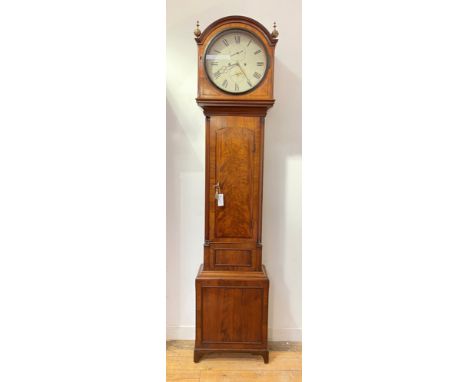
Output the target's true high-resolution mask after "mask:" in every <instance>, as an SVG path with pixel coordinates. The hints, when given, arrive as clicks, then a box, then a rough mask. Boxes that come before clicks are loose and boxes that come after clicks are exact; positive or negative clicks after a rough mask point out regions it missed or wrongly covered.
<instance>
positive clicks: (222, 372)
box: [166, 341, 302, 382]
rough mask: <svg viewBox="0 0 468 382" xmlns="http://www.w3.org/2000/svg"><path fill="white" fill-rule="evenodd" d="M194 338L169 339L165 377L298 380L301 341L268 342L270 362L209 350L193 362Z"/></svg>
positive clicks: (197, 381) (196, 381) (200, 381)
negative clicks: (196, 361)
mask: <svg viewBox="0 0 468 382" xmlns="http://www.w3.org/2000/svg"><path fill="white" fill-rule="evenodd" d="M193 346H194V342H193V341H168V342H167V346H166V380H167V381H180V382H218V381H223V382H244V381H245V382H250V381H258V382H293V381H294V382H296V381H301V380H302V378H301V370H302V346H301V344H300V343H297V342H296V343H291V342H270V343H269V348H270V363H268V364H264V363H263V358H262V357H261V356H252V355H248V354H234V353H233V354H224V355H221V354H219V355H217V354H211V355H207V356H204V357H203V358H202V359H201V361H200V362H199V363H194V362H193Z"/></svg>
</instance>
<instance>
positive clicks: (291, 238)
mask: <svg viewBox="0 0 468 382" xmlns="http://www.w3.org/2000/svg"><path fill="white" fill-rule="evenodd" d="M229 15H243V16H248V17H252V18H254V19H256V20H258V21H259V22H261V23H262V24H264V25H265V26H266V27H267V29H269V30H271V29H272V25H273V21H276V22H277V24H278V31H279V41H278V44H277V47H276V60H275V98H276V103H275V105H274V107H273V108H272V109H270V111H269V112H268V115H267V118H266V130H265V164H264V166H265V168H264V201H263V203H264V204H263V263H264V264H265V265H266V267H267V271H268V273H269V277H270V310H269V327H270V332H269V337H270V339H271V340H291V341H294V340H300V339H301V327H302V322H301V299H302V296H301V240H302V238H301V2H300V0H293V1H267V0H256V1H253V0H250V1H236V2H233V1H227V0H216V1H215V0H203V1H183V0H168V2H167V18H166V21H167V46H166V59H167V104H166V107H167V183H166V187H167V337H168V339H193V338H194V337H195V330H194V327H195V276H196V274H197V271H198V267H199V266H200V264H201V263H202V261H203V232H204V228H203V224H204V219H203V213H204V197H203V195H204V171H205V167H204V166H205V164H204V160H205V157H204V155H205V147H204V145H205V131H204V116H203V113H202V110H201V109H200V108H199V107H198V106H197V104H196V103H195V97H196V90H197V82H196V81H197V66H196V65H197V50H196V49H197V48H196V43H195V41H194V40H193V38H194V35H193V29H194V28H195V23H196V20H200V29H202V30H203V29H204V28H205V27H206V26H207V25H209V24H210V23H211V22H213V21H215V20H216V19H218V18H220V17H224V16H229Z"/></svg>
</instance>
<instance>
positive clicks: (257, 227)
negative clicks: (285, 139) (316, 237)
mask: <svg viewBox="0 0 468 382" xmlns="http://www.w3.org/2000/svg"><path fill="white" fill-rule="evenodd" d="M194 33H195V35H196V36H197V37H196V38H195V41H196V42H197V44H198V97H197V99H196V101H197V103H198V105H199V106H200V107H202V108H203V112H204V114H205V116H206V119H205V120H206V123H205V126H206V182H205V243H204V261H203V264H202V265H201V266H200V269H199V272H198V275H197V278H196V282H195V286H196V340H195V351H194V361H195V362H198V361H199V360H200V358H201V356H202V355H204V354H207V353H212V352H246V353H252V354H259V355H262V356H263V358H264V361H265V363H267V362H268V354H269V353H268V342H267V331H268V290H269V279H268V276H267V273H266V269H265V266H264V265H263V264H262V193H263V142H264V139H263V137H264V127H265V116H266V114H267V110H268V109H269V108H270V107H271V106H272V105H273V103H274V98H273V78H274V58H275V57H274V52H275V45H276V42H277V36H278V32H277V31H276V26H275V28H274V30H273V32H272V33H270V32H269V31H268V30H267V29H266V28H265V27H264V26H263V25H261V24H260V23H259V22H257V21H255V20H253V19H250V18H248V17H243V16H229V17H224V18H222V19H219V20H217V21H215V22H213V23H212V24H211V25H209V26H208V27H207V28H206V29H205V30H204V31H203V33H201V31H200V30H199V29H198V25H197V29H196V30H195V32H194Z"/></svg>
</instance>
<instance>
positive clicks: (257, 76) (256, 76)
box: [253, 72, 261, 78]
mask: <svg viewBox="0 0 468 382" xmlns="http://www.w3.org/2000/svg"><path fill="white" fill-rule="evenodd" d="M253 76H254V77H255V78H260V77H261V75H260V73H257V72H255V73H254V74H253Z"/></svg>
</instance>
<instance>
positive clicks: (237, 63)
mask: <svg viewBox="0 0 468 382" xmlns="http://www.w3.org/2000/svg"><path fill="white" fill-rule="evenodd" d="M236 65H237V66H238V67H239V68H240V70H241V71H242V74H243V75H244V77H245V78H246V79H247V83H248V84H249V85H250V86H252V84H251V83H250V80H249V77H247V74H245V71H244V69H242V66H241V65H240V64H239V61H237V62H236Z"/></svg>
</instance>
